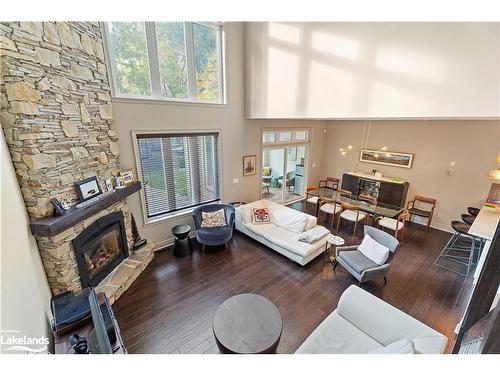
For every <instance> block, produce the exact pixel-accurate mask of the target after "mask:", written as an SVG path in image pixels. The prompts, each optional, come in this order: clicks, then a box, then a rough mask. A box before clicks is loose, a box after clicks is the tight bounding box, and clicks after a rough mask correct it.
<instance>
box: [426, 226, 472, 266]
mask: <svg viewBox="0 0 500 375" xmlns="http://www.w3.org/2000/svg"><path fill="white" fill-rule="evenodd" d="M451 227H452V228H453V230H454V231H455V232H454V233H453V236H451V238H450V240H449V241H448V243H447V244H446V245H445V247H444V248H443V250H442V251H441V253H440V254H439V256H438V257H437V259H436V260H435V261H434V264H435V265H436V266H438V267H440V268H444V269H446V270H448V271H452V272H455V273H458V274H459V275H461V276H468V275H469V272H470V268H471V266H472V265H473V264H476V263H477V262H476V263H475V262H474V254H475V252H476V249H477V250H478V251H477V252H478V256H477V259H479V251H480V249H481V243H482V240H481V239H480V238H478V237H476V236H472V235H470V234H469V233H468V232H469V229H470V225H469V224H466V223H462V222H461V221H458V220H454V221H452V222H451ZM461 238H466V239H470V240H471V244H470V247H469V246H460V245H457V244H456V243H457V241H458V240H459V239H461ZM477 241H479V246H477V247H476V242H477ZM440 259H446V260H448V261H451V262H454V263H458V264H460V265H463V266H465V267H466V269H467V271H466V272H465V273H463V272H460V271H459V270H456V269H453V268H450V267H448V266H446V265H443V264H439V261H440Z"/></svg>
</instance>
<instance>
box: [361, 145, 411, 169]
mask: <svg viewBox="0 0 500 375" xmlns="http://www.w3.org/2000/svg"><path fill="white" fill-rule="evenodd" d="M413 156H414V155H413V154H405V153H402V152H392V151H377V150H366V149H363V150H361V152H360V154H359V161H364V162H365V163H375V164H383V165H391V166H393V167H401V168H411V165H412V163H413Z"/></svg>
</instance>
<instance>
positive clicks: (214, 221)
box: [201, 208, 227, 228]
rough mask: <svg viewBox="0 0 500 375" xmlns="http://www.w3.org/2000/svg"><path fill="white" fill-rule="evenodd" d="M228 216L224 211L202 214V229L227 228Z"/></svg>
mask: <svg viewBox="0 0 500 375" xmlns="http://www.w3.org/2000/svg"><path fill="white" fill-rule="evenodd" d="M226 225H227V223H226V214H225V213H224V209H223V208H221V209H220V210H219V211H213V212H203V211H202V212H201V227H202V228H216V227H224V226H226Z"/></svg>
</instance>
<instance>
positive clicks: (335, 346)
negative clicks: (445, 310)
mask: <svg viewBox="0 0 500 375" xmlns="http://www.w3.org/2000/svg"><path fill="white" fill-rule="evenodd" d="M404 342H406V343H407V345H404ZM446 342H447V338H446V336H444V335H442V334H440V333H439V332H437V331H435V330H433V329H432V328H430V327H428V326H426V325H425V324H423V323H422V322H419V321H418V320H416V319H415V318H412V317H411V316H409V315H408V314H405V313H404V312H402V311H401V310H398V309H397V308H395V307H394V306H391V305H389V304H388V303H386V302H384V301H382V300H381V299H379V298H377V297H375V296H373V295H372V294H370V293H368V292H365V291H364V290H363V289H361V288H359V287H357V286H354V285H351V286H350V287H349V288H347V289H346V290H345V292H344V293H343V294H342V296H341V297H340V300H339V303H338V305H337V309H336V310H334V311H333V312H332V313H331V314H330V315H329V316H328V317H327V318H326V319H325V320H324V321H323V322H321V324H320V325H319V326H318V327H317V328H316V329H315V330H314V331H313V332H312V333H311V335H310V336H309V337H308V338H307V339H306V340H305V341H304V342H303V343H302V345H301V346H300V347H299V349H298V350H297V351H296V353H302V354H307V353H310V354H313V353H314V354H334V353H335V354H336V353H339V354H357V353H358V354H359V353H373V354H375V353H386V354H397V353H407V354H410V353H423V354H440V353H443V351H444V350H445V348H446ZM391 344H392V345H391ZM403 346H404V350H403ZM409 347H411V348H410V350H407V349H408V348H409Z"/></svg>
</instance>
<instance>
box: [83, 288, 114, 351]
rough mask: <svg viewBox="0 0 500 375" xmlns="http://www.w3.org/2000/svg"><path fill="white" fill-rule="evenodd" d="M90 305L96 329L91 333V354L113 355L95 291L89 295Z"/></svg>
mask: <svg viewBox="0 0 500 375" xmlns="http://www.w3.org/2000/svg"><path fill="white" fill-rule="evenodd" d="M89 305H90V312H91V313H92V322H93V323H94V329H93V330H92V332H91V333H90V353H91V354H113V349H112V348H111V343H110V341H109V337H108V333H107V331H106V325H105V323H104V318H103V316H102V312H101V307H100V305H99V301H97V297H96V294H95V291H94V290H93V289H92V291H91V292H90V295H89Z"/></svg>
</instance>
